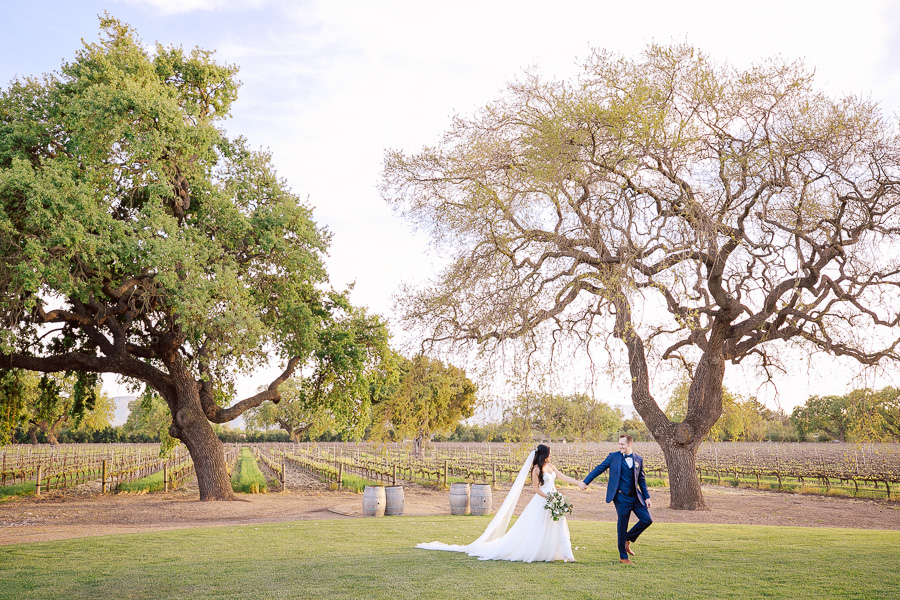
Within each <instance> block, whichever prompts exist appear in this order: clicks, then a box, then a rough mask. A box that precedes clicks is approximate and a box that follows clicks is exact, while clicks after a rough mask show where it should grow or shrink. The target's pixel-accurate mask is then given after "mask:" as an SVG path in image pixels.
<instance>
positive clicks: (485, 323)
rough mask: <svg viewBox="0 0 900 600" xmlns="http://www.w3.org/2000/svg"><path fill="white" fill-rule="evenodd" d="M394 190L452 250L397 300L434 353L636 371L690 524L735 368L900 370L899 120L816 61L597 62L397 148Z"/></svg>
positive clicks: (388, 166) (391, 164)
mask: <svg viewBox="0 0 900 600" xmlns="http://www.w3.org/2000/svg"><path fill="white" fill-rule="evenodd" d="M382 193H383V195H384V197H385V199H386V200H387V201H388V202H389V203H390V204H392V205H393V206H394V207H395V208H396V209H397V210H398V211H400V212H402V214H404V215H405V216H406V217H407V218H409V219H410V220H411V221H412V222H414V223H415V224H416V225H417V226H419V227H421V228H422V229H423V230H424V231H427V232H428V233H429V234H430V235H431V236H432V238H433V240H434V243H435V245H436V246H438V247H439V248H440V250H441V251H442V252H443V253H444V254H445V255H446V256H449V257H451V260H450V261H448V262H449V264H448V266H447V267H446V268H445V269H443V270H442V271H441V272H440V273H439V274H437V276H436V278H435V280H434V281H432V282H430V283H429V284H428V285H426V286H422V287H421V288H419V289H412V290H409V291H407V292H405V293H404V295H403V298H402V301H401V303H400V309H401V312H402V314H403V323H404V324H405V326H406V327H407V328H410V329H411V328H415V329H417V330H419V331H421V333H422V336H423V339H424V340H425V343H426V346H425V348H426V349H428V348H429V347H430V345H432V344H438V345H441V346H445V347H446V346H449V347H450V350H455V351H458V352H463V353H464V352H468V351H472V350H473V349H474V348H475V347H477V349H478V350H479V351H481V352H482V353H483V354H488V355H492V356H501V355H506V356H509V355H510V354H511V353H513V352H515V353H517V358H518V359H519V360H517V361H516V362H517V363H518V364H531V362H529V359H537V358H539V357H540V355H541V353H544V354H550V353H551V352H556V353H558V352H559V349H560V348H564V347H569V348H572V349H573V351H574V352H577V353H578V355H579V356H582V357H590V356H596V355H603V356H610V357H612V360H616V359H617V357H618V356H623V358H624V361H627V365H624V366H625V369H623V370H625V371H626V372H627V374H628V377H627V381H628V383H629V384H630V386H631V400H632V403H633V405H634V407H635V409H636V410H637V412H638V413H639V414H640V415H641V418H642V419H643V421H644V423H645V424H646V425H647V427H648V429H649V430H650V432H651V433H652V435H653V437H654V439H655V440H656V441H657V442H658V443H659V445H660V447H661V449H662V451H663V453H664V455H665V458H666V464H667V468H668V472H669V478H670V481H671V484H672V493H671V506H672V508H675V509H687V510H700V509H704V508H705V506H706V504H705V501H704V498H703V492H702V489H701V487H700V479H699V477H698V474H697V468H696V453H697V449H698V448H699V446H700V444H701V443H702V441H703V440H704V439H705V438H706V436H707V434H708V433H709V432H710V430H711V429H712V428H713V426H714V425H715V424H716V422H717V421H718V420H719V417H720V416H721V414H722V393H723V390H722V382H723V378H724V374H725V368H726V365H727V364H728V363H732V364H734V363H742V364H743V365H744V366H746V367H747V368H753V369H758V371H757V372H758V373H759V374H760V376H761V377H773V376H774V373H775V372H777V371H778V370H779V369H785V368H787V367H786V363H785V361H784V356H783V354H782V350H781V349H783V348H786V347H793V346H796V347H799V348H801V349H805V350H807V351H811V352H823V353H828V354H831V355H836V356H840V357H846V358H848V359H850V360H855V361H858V362H859V363H862V364H863V365H873V364H876V363H886V362H894V361H896V360H897V359H898V358H900V355H898V352H897V345H898V343H900V339H898V331H900V330H898V328H897V325H898V324H900V264H898V262H897V260H896V255H897V253H896V248H897V243H898V241H900V239H898V238H900V135H898V127H897V125H896V123H895V122H894V121H893V120H891V119H888V118H885V116H884V114H883V113H882V111H881V109H880V108H879V106H878V105H877V104H876V103H875V102H872V101H870V100H868V99H864V98H857V97H852V96H851V97H843V98H833V97H830V96H828V95H826V94H825V93H823V92H821V91H819V90H817V89H816V87H815V85H814V81H813V75H812V73H811V72H810V71H809V70H808V69H806V68H805V67H804V66H803V65H802V64H789V63H785V62H783V61H778V60H772V61H768V62H764V63H761V64H756V65H752V66H750V67H749V68H747V69H737V68H734V67H731V66H728V65H722V64H716V63H715V62H714V61H712V60H710V59H709V58H708V57H706V56H704V55H703V54H702V53H701V52H699V51H697V50H696V49H694V48H692V47H690V46H687V45H672V46H659V45H651V46H649V47H648V48H647V49H646V51H645V52H644V53H643V54H642V55H641V56H640V57H637V58H634V59H632V58H626V57H621V56H616V55H612V54H610V53H605V52H601V51H598V52H595V53H594V54H593V55H592V56H591V57H590V58H589V59H588V60H587V61H586V63H585V64H584V69H583V71H582V75H581V76H580V77H579V78H578V80H576V81H548V80H545V79H543V78H541V77H539V76H537V75H533V74H526V75H525V76H523V77H522V78H521V79H520V80H518V81H515V82H513V83H512V84H510V86H509V88H508V89H507V90H506V91H505V93H504V94H503V95H502V96H501V97H500V98H499V99H497V100H496V101H494V102H492V103H490V104H488V105H487V106H485V107H484V108H483V109H481V110H480V111H478V112H477V113H476V114H475V115H473V116H471V117H458V118H456V119H454V121H453V122H452V124H451V125H450V127H449V129H448V131H447V132H446V133H445V134H444V136H443V137H442V139H441V140H440V142H438V143H437V144H435V145H432V146H430V147H426V148H424V149H422V150H421V151H419V152H417V153H414V154H406V153H404V152H401V151H389V152H388V153H387V155H386V157H385V168H384V176H383V182H382ZM592 350H596V352H592ZM584 360H588V359H584ZM559 362H560V361H559V360H557V362H556V364H557V365H558V364H559ZM667 365H671V369H666V368H665V367H666V366H667ZM612 366H613V367H617V366H618V365H617V364H615V363H614V364H613V365H612ZM658 366H660V367H662V368H658ZM651 367H652V368H651ZM589 368H590V366H587V365H586V366H585V367H584V369H585V370H587V369H589ZM672 370H682V372H687V373H688V374H689V379H690V381H691V385H690V389H689V391H688V397H687V409H686V412H685V415H684V418H683V419H682V420H680V421H677V422H676V421H673V420H671V419H669V418H668V417H667V416H666V414H665V412H664V411H663V409H662V408H661V405H660V404H659V403H658V402H657V400H656V398H654V394H653V393H652V392H651V377H652V374H654V373H660V374H664V376H665V377H666V379H667V380H669V378H671V377H672V375H671V371H672Z"/></svg>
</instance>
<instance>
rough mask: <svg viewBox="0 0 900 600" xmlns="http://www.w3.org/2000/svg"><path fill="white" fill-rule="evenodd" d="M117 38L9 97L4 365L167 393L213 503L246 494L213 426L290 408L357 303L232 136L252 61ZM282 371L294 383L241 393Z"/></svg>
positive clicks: (265, 173)
mask: <svg viewBox="0 0 900 600" xmlns="http://www.w3.org/2000/svg"><path fill="white" fill-rule="evenodd" d="M100 26H101V36H100V40H99V42H97V43H85V45H84V47H83V48H82V49H81V50H80V51H78V52H77V54H76V57H75V59H74V60H73V61H72V62H67V63H64V64H63V65H62V67H61V68H60V70H59V72H58V73H55V74H48V75H44V76H41V77H28V78H24V79H19V80H16V81H13V82H11V83H10V84H9V85H8V87H7V88H6V89H4V90H3V91H2V94H0V323H2V326H0V367H4V368H23V369H30V370H34V371H42V372H56V371H63V370H68V371H75V372H86V373H116V374H118V375H119V376H121V377H123V378H125V379H126V380H128V381H132V382H135V384H136V386H142V385H147V386H150V387H151V388H152V389H153V390H154V391H155V392H156V393H158V394H159V395H160V396H161V397H162V399H163V400H164V401H165V403H166V406H167V407H168V409H169V411H170V413H171V415H172V423H171V426H170V430H169V431H170V434H171V436H172V437H174V438H176V439H178V440H181V441H182V442H184V444H185V445H186V446H187V448H188V450H189V452H190V454H191V457H192V458H193V461H194V464H195V466H196V473H197V480H198V483H199V489H200V498H201V500H224V499H233V498H234V494H233V492H232V489H231V482H230V480H229V477H228V473H227V470H226V464H225V459H224V456H223V448H222V445H221V443H220V442H219V440H218V439H217V437H216V435H215V433H214V431H213V427H212V425H211V423H225V422H228V421H231V420H232V419H234V418H235V417H237V416H239V415H241V414H242V413H243V412H244V411H245V410H247V409H248V408H251V407H255V406H259V405H260V404H261V403H263V402H265V401H267V400H270V401H273V402H275V401H277V400H278V399H279V397H280V392H279V386H280V385H281V384H282V383H283V382H284V381H286V380H287V379H288V378H289V377H290V376H291V375H292V374H293V373H294V372H295V370H297V369H299V368H305V367H309V366H310V365H312V364H314V363H315V362H316V361H317V360H319V358H318V356H317V354H316V353H317V352H318V351H320V350H321V348H322V347H323V343H325V344H327V342H326V341H325V340H327V338H328V336H329V330H330V326H331V324H332V323H333V322H334V321H335V320H340V319H341V318H343V317H344V316H346V315H348V314H350V313H352V307H351V306H350V304H349V302H348V300H347V298H346V296H345V295H344V294H342V293H337V292H335V291H332V290H331V289H330V288H328V287H327V274H326V271H325V268H324V266H323V259H322V255H323V253H324V252H325V250H326V248H327V244H328V241H329V234H328V232H327V231H325V230H324V229H323V228H320V227H318V226H317V225H316V224H315V222H314V221H313V219H312V214H311V209H310V208H309V207H307V206H305V205H304V204H303V203H302V202H301V201H300V200H299V199H298V197H297V196H296V195H295V194H293V193H292V192H291V191H290V189H288V187H287V185H286V184H285V182H284V181H283V180H282V179H280V178H279V177H278V175H277V174H276V172H275V170H274V168H273V166H272V162H271V159H270V156H269V155H268V154H267V153H266V152H261V151H253V150H251V149H250V148H249V147H248V144H247V142H246V140H244V139H242V138H239V137H238V138H230V137H228V136H227V135H226V134H225V132H224V130H223V128H222V127H221V125H220V124H221V123H222V122H223V120H224V119H225V118H226V117H227V116H228V113H229V109H230V107H231V105H232V103H233V102H234V101H235V99H236V97H237V90H238V81H237V80H236V79H235V76H236V72H237V67H235V66H234V65H229V64H223V63H219V62H216V61H215V60H213V56H212V52H209V51H205V50H201V49H195V50H192V51H190V52H186V51H184V50H182V49H181V48H178V47H164V46H162V45H159V44H157V45H156V47H155V49H154V50H148V48H147V47H146V46H145V45H144V44H143V43H142V42H141V40H140V39H139V38H138V37H137V34H136V33H135V31H134V30H132V29H131V28H130V27H129V26H128V25H126V24H124V23H122V22H120V21H118V20H116V19H114V18H112V17H109V16H108V15H107V16H104V17H102V18H101V22H100ZM270 361H273V362H276V361H280V363H281V366H282V367H283V372H281V374H280V375H278V376H277V377H274V378H273V380H272V381H271V383H270V384H269V385H268V386H267V387H266V388H265V389H263V390H262V391H260V392H259V393H256V394H253V395H251V396H250V397H247V398H244V399H240V400H237V399H235V392H234V383H235V377H236V376H237V375H239V374H242V373H247V372H249V371H251V370H253V369H254V368H256V367H258V366H260V365H263V364H270Z"/></svg>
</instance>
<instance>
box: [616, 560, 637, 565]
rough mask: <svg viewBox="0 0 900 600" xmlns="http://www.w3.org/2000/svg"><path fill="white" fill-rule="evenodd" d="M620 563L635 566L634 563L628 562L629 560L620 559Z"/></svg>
mask: <svg viewBox="0 0 900 600" xmlns="http://www.w3.org/2000/svg"><path fill="white" fill-rule="evenodd" d="M619 562H620V563H622V564H623V565H633V564H634V563H633V562H631V561H630V560H628V559H627V558H620V559H619Z"/></svg>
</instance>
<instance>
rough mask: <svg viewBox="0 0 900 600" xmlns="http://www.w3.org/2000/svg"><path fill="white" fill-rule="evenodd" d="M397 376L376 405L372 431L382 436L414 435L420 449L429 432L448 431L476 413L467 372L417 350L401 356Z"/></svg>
mask: <svg viewBox="0 0 900 600" xmlns="http://www.w3.org/2000/svg"><path fill="white" fill-rule="evenodd" d="M398 370H399V378H398V380H397V382H396V384H395V385H393V386H390V387H388V388H387V389H386V391H385V394H384V396H383V400H382V401H381V402H380V403H379V404H378V405H377V406H376V407H375V410H374V417H373V421H374V422H373V425H372V431H373V434H374V435H376V436H379V435H380V436H381V437H389V436H393V437H399V438H404V437H413V438H414V442H415V451H416V452H417V453H420V452H421V451H422V447H423V444H424V442H425V440H426V439H428V437H429V435H430V434H431V433H432V432H435V431H445V432H448V433H449V431H450V430H451V429H453V428H454V427H456V425H457V423H459V421H460V420H461V419H465V418H468V417H471V416H472V415H473V414H474V413H475V408H476V406H477V398H476V396H475V392H476V389H477V388H476V386H475V384H474V383H473V382H472V381H471V380H470V379H469V378H468V377H466V372H465V371H464V370H462V369H460V368H458V367H455V366H453V365H449V364H448V365H445V364H444V363H442V362H441V361H440V360H437V359H434V358H429V357H427V356H424V355H422V354H417V355H416V356H414V357H413V358H411V359H407V358H403V357H400V359H399V365H398Z"/></svg>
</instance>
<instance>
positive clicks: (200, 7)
mask: <svg viewBox="0 0 900 600" xmlns="http://www.w3.org/2000/svg"><path fill="white" fill-rule="evenodd" d="M113 1H114V2H121V3H123V4H133V5H137V6H149V7H151V8H153V9H155V10H157V11H158V12H159V14H161V15H163V16H167V15H178V14H183V13H190V12H198V11H216V10H218V11H228V10H257V9H260V8H263V7H264V6H265V5H266V4H268V3H269V2H268V0H113Z"/></svg>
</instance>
